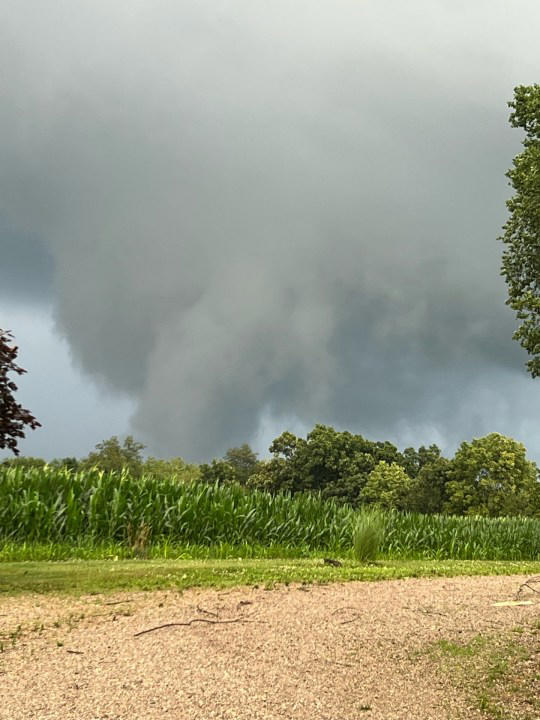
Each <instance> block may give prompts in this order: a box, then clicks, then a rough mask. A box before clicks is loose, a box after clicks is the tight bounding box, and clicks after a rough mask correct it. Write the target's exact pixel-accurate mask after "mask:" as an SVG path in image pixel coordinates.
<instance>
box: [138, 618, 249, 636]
mask: <svg viewBox="0 0 540 720" xmlns="http://www.w3.org/2000/svg"><path fill="white" fill-rule="evenodd" d="M196 622H202V623H208V624H209V625H229V624H231V623H238V622H240V623H247V622H262V621H261V620H259V621H257V620H246V618H232V619H231V620H208V618H192V619H191V620H188V621H187V622H170V623H165V624H164V625H156V627H152V628H148V630H140V631H139V632H137V633H135V634H134V635H133V637H139V636H140V635H145V634H146V633H150V632H154V630H161V629H162V628H167V627H180V626H183V627H187V626H189V625H193V623H196Z"/></svg>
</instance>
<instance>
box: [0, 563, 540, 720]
mask: <svg viewBox="0 0 540 720" xmlns="http://www.w3.org/2000/svg"><path fill="white" fill-rule="evenodd" d="M525 579H526V578H525V577H521V576H511V577H459V578H451V579H448V578H441V579H407V580H396V581H383V582H350V583H344V584H332V585H313V586H311V585H310V586H303V585H294V586H293V585H291V586H287V587H279V588H277V589H273V590H265V589H263V588H257V587H251V588H238V589H234V590H224V591H219V590H196V589H194V590H189V591H185V592H183V593H179V592H174V591H168V592H135V593H128V594H116V595H89V596H84V597H81V598H73V597H66V596H47V595H41V596H38V595H31V596H22V597H9V598H4V599H0V636H1V637H3V638H4V639H3V652H2V653H0V718H2V720H23V718H24V720H29V719H32V720H60V719H62V720H154V719H156V720H157V718H160V719H161V718H171V719H178V720H195V719H197V720H211V719H212V718H219V719H220V720H225V719H227V720H248V719H249V720H277V719H278V718H280V719H281V718H287V719H288V720H290V719H298V720H307V719H308V718H309V719H310V720H311V719H316V720H352V719H353V718H354V720H358V718H364V717H365V718H369V720H375V719H377V720H379V719H380V720H383V719H384V720H398V719H403V720H405V718H406V719H407V720H431V719H433V720H441V719H444V718H448V719H449V720H460V719H461V718H467V720H476V718H482V717H483V718H485V715H482V714H481V713H480V710H479V709H478V708H477V707H476V706H475V705H474V703H473V701H472V700H471V699H470V696H469V695H468V693H467V692H466V690H465V688H464V689H459V688H456V684H455V681H454V679H453V678H450V677H446V676H445V675H444V674H443V672H442V671H441V666H440V663H437V661H436V658H434V656H433V653H432V652H429V648H432V647H433V646H434V645H436V644H437V641H438V640H441V639H446V640H449V641H453V642H467V641H468V640H469V639H471V638H473V637H474V636H476V635H477V634H478V633H494V632H499V631H504V630H509V629H511V628H512V627H515V626H516V625H518V624H520V623H521V624H523V623H524V624H527V623H529V624H530V623H532V622H534V621H538V616H539V611H540V604H539V603H538V599H540V598H539V596H538V595H537V596H536V597H534V596H532V597H531V598H529V599H530V600H532V601H533V602H532V604H529V605H515V604H506V605H504V604H503V605H495V603H504V602H505V601H511V600H514V599H515V596H516V591H517V590H518V588H519V586H520V584H521V583H523V582H524V581H525ZM161 625H166V627H161V628H160V629H153V628H156V627H157V626H161ZM146 630H151V631H150V632H143V631H146Z"/></svg>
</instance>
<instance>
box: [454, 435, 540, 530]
mask: <svg viewBox="0 0 540 720" xmlns="http://www.w3.org/2000/svg"><path fill="white" fill-rule="evenodd" d="M449 475H450V480H449V482H448V484H447V491H448V500H447V503H446V507H445V510H446V511H447V512H449V513H454V514H456V515H487V516H491V517H497V516H500V515H534V514H536V513H537V512H538V511H540V508H539V507H537V506H536V503H537V500H538V482H537V468H536V465H535V464H534V463H533V462H531V461H530V460H527V457H526V450H525V446H524V445H522V444H521V443H519V442H517V441H516V440H513V439H512V438H509V437H506V436H505V435H500V434H499V433H491V434H490V435H486V437H483V438H477V439H475V440H473V441H472V442H471V443H467V442H464V443H462V444H461V445H460V447H459V449H458V451H457V452H456V454H455V456H454V459H453V461H452V468H451V470H450V473H449Z"/></svg>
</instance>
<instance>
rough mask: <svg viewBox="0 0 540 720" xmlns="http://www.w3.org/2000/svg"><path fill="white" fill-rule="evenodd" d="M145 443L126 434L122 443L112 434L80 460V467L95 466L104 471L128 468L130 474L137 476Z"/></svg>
mask: <svg viewBox="0 0 540 720" xmlns="http://www.w3.org/2000/svg"><path fill="white" fill-rule="evenodd" d="M144 448H145V445H143V444H142V443H140V442H137V441H136V440H134V438H133V436H132V435H128V436H127V437H126V438H125V440H124V442H123V444H120V441H119V440H118V437H117V436H116V435H113V436H112V437H111V438H109V439H108V440H103V442H100V443H98V444H97V445H96V449H95V450H94V451H93V452H91V453H90V454H89V455H88V457H86V458H84V459H83V460H82V461H81V465H80V467H81V469H82V470H84V469H87V468H91V467H97V468H99V469H100V470H106V471H112V470H114V471H117V472H119V471H121V470H123V469H126V470H128V471H129V472H130V473H131V474H132V475H135V476H139V475H141V473H142V469H143V457H142V451H143V450H144Z"/></svg>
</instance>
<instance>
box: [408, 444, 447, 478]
mask: <svg viewBox="0 0 540 720" xmlns="http://www.w3.org/2000/svg"><path fill="white" fill-rule="evenodd" d="M440 457H441V450H440V448H439V447H437V445H430V446H429V447H424V445H422V446H421V447H419V448H418V450H415V449H414V448H412V447H409V448H405V450H403V452H402V460H401V462H400V464H401V465H402V466H403V468H404V470H405V472H406V473H407V475H409V477H412V478H415V477H416V476H417V475H418V473H419V472H420V471H421V470H422V468H423V467H425V466H426V465H431V464H432V463H434V462H435V461H436V460H438V459H439V458H440Z"/></svg>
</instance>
